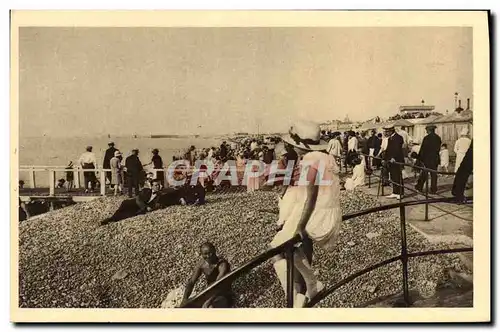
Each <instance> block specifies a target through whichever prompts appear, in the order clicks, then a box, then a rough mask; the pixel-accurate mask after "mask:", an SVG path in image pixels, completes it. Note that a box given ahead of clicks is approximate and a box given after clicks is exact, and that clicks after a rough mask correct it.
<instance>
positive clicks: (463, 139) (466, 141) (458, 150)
mask: <svg viewBox="0 0 500 332" xmlns="http://www.w3.org/2000/svg"><path fill="white" fill-rule="evenodd" d="M467 135H469V129H468V128H467V127H465V128H463V129H462V131H461V132H460V138H459V139H458V140H457V141H456V142H455V148H454V149H453V150H454V151H455V155H456V159H455V173H456V172H457V171H458V168H459V167H460V164H461V163H462V160H463V159H464V157H465V153H467V150H469V146H470V142H471V140H470V138H469V137H467Z"/></svg>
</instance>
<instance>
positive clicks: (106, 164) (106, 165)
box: [101, 142, 118, 185]
mask: <svg viewBox="0 0 500 332" xmlns="http://www.w3.org/2000/svg"><path fill="white" fill-rule="evenodd" d="M115 151H118V150H117V149H116V148H115V143H113V142H109V143H108V149H107V150H106V153H105V154H104V161H103V162H102V168H104V169H110V168H111V164H110V161H111V159H112V158H113V157H114V156H115ZM106 178H107V179H108V180H109V182H110V183H111V172H106ZM101 185H104V184H101Z"/></svg>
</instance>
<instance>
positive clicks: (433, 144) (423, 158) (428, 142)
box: [415, 124, 441, 194]
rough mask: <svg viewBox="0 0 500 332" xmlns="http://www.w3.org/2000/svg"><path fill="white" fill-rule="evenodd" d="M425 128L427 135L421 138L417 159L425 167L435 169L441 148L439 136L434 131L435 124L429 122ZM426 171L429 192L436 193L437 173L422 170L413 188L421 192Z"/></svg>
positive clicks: (425, 179) (425, 178)
mask: <svg viewBox="0 0 500 332" xmlns="http://www.w3.org/2000/svg"><path fill="white" fill-rule="evenodd" d="M425 129H426V130H427V135H426V136H425V137H424V139H423V140H422V145H421V146H420V151H419V152H418V156H417V159H418V160H419V161H420V162H422V163H423V165H424V167H425V168H429V169H432V170H435V171H437V168H438V166H439V151H440V150H441V137H439V136H438V135H437V134H436V133H435V131H436V126H435V125H433V124H429V125H427V126H426V127H425ZM428 173H431V188H430V189H431V194H436V192H437V173H436V172H427V171H425V170H422V171H421V172H420V176H419V178H418V181H417V184H416V186H415V189H417V190H418V191H420V192H422V191H423V188H424V184H425V182H426V181H427V177H428Z"/></svg>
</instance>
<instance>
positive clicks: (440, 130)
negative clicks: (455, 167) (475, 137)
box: [413, 99, 473, 154]
mask: <svg viewBox="0 0 500 332" xmlns="http://www.w3.org/2000/svg"><path fill="white" fill-rule="evenodd" d="M472 120H473V116H472V110H471V109H470V99H467V109H465V110H464V109H463V108H462V107H461V103H460V102H459V105H458V107H457V108H456V109H455V111H454V112H453V113H451V114H446V115H442V116H429V117H428V118H425V119H422V120H421V121H419V122H417V123H415V127H414V136H413V138H414V140H415V141H416V142H419V143H420V142H422V139H423V138H424V136H425V135H426V134H427V133H426V131H425V127H426V126H427V125H428V124H434V125H436V134H438V135H439V136H440V137H441V141H442V142H443V143H446V144H447V145H448V149H449V150H450V154H453V146H454V145H455V142H456V140H457V139H458V138H459V137H460V132H461V131H462V129H463V128H467V129H468V130H469V137H472V129H473V125H472Z"/></svg>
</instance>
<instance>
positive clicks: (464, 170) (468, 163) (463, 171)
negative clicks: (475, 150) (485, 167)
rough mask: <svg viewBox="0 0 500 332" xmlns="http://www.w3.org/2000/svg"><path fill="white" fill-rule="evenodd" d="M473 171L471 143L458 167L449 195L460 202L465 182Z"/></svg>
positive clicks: (462, 197)
mask: <svg viewBox="0 0 500 332" xmlns="http://www.w3.org/2000/svg"><path fill="white" fill-rule="evenodd" d="M472 171H473V163H472V142H471V143H470V146H469V149H468V150H467V152H466V153H465V156H464V159H463V160H462V163H461V164H460V166H459V167H458V170H457V173H456V174H455V179H454V180H453V187H452V189H451V194H452V195H453V196H454V197H456V198H457V200H459V201H461V200H463V199H464V191H465V186H466V185H467V180H468V179H469V176H470V175H471V174H472Z"/></svg>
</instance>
